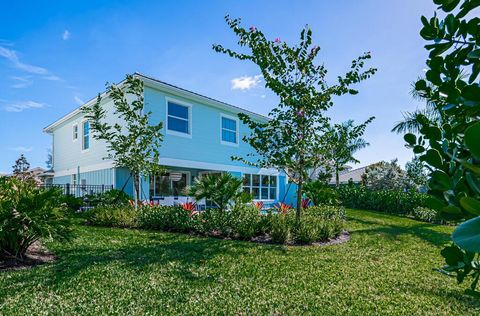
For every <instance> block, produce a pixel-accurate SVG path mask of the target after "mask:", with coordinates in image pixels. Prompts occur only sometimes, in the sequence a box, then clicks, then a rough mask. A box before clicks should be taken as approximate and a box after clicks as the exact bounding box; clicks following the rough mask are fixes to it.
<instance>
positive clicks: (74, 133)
mask: <svg viewBox="0 0 480 316" xmlns="http://www.w3.org/2000/svg"><path fill="white" fill-rule="evenodd" d="M72 138H73V140H77V139H78V124H75V125H73V128H72Z"/></svg>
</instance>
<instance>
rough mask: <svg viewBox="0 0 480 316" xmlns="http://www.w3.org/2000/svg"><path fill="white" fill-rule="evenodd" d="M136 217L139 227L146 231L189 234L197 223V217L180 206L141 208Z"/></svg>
mask: <svg viewBox="0 0 480 316" xmlns="http://www.w3.org/2000/svg"><path fill="white" fill-rule="evenodd" d="M138 215H139V219H138V221H139V226H140V227H142V228H146V229H157V230H164V231H176V232H189V231H191V230H194V229H195V227H196V225H195V224H196V223H197V222H198V219H197V216H198V215H194V214H193V213H192V212H189V211H186V210H184V209H183V208H181V207H180V206H161V205H157V206H143V207H141V208H140V209H139V214H138ZM197 229H198V228H197Z"/></svg>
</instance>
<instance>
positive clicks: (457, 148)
mask: <svg viewBox="0 0 480 316" xmlns="http://www.w3.org/2000/svg"><path fill="white" fill-rule="evenodd" d="M433 2H434V3H435V4H437V5H438V6H439V7H438V11H437V12H436V13H435V15H434V16H433V17H431V18H430V19H427V18H426V17H424V16H422V18H421V21H422V23H423V27H422V29H421V31H420V36H421V37H422V38H423V39H425V40H426V41H428V42H429V43H428V44H427V45H426V46H425V48H426V49H427V50H428V51H429V56H428V60H427V66H428V69H427V72H426V74H425V77H426V78H425V79H420V80H418V81H417V82H416V83H415V88H416V90H417V92H418V93H419V94H420V95H422V96H423V98H425V99H426V100H428V101H430V102H431V103H432V104H434V105H435V107H436V110H437V112H439V113H440V115H441V117H443V118H447V119H446V120H444V121H442V120H439V121H437V120H431V119H429V118H428V117H427V116H425V115H419V116H417V122H418V123H419V125H420V129H419V134H418V135H415V134H412V133H409V134H406V135H405V136H404V138H405V141H406V142H407V143H408V145H409V146H410V147H411V148H412V149H413V151H414V152H415V153H416V154H418V155H419V159H421V160H422V161H424V162H425V163H426V165H427V167H428V168H429V182H428V187H429V191H428V192H429V194H430V195H431V196H432V198H431V199H430V201H429V204H430V206H431V207H432V208H435V209H437V210H439V211H441V213H442V214H443V215H444V216H445V217H447V218H456V219H467V221H465V222H463V223H462V224H460V225H459V226H458V227H457V228H456V229H455V231H454V232H453V234H452V239H453V242H454V244H453V245H451V246H448V247H446V248H445V249H443V250H442V252H441V254H442V256H443V257H444V258H445V261H446V266H445V267H444V268H443V269H441V271H442V272H444V273H446V274H447V275H450V276H455V277H456V278H457V281H458V282H462V281H464V280H465V279H466V278H470V279H471V280H472V283H471V287H470V289H469V290H468V292H469V293H472V294H474V293H477V292H475V288H476V285H477V283H478V280H479V279H480V260H479V253H480V122H479V118H480V86H479V73H480V46H479V45H480V18H479V16H478V12H479V9H480V1H479V0H463V1H460V0H434V1H433Z"/></svg>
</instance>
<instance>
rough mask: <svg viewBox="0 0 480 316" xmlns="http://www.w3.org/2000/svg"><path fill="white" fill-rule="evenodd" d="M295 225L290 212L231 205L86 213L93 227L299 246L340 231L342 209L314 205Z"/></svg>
mask: <svg viewBox="0 0 480 316" xmlns="http://www.w3.org/2000/svg"><path fill="white" fill-rule="evenodd" d="M304 212H305V213H304V216H303V217H302V218H301V221H300V222H297V220H296V218H295V214H294V211H293V210H292V209H284V210H269V211H267V214H266V215H262V214H260V212H259V210H258V208H256V207H255V206H253V205H251V204H241V203H238V204H235V205H233V206H232V207H231V209H230V210H227V211H221V210H220V209H217V208H212V209H207V210H205V211H202V212H197V211H195V210H194V209H186V208H182V207H180V206H142V207H140V208H139V209H138V210H137V211H136V210H135V209H134V208H133V207H132V206H118V205H110V206H102V207H97V208H94V209H92V210H90V211H88V212H87V213H86V214H87V216H88V218H89V221H90V223H92V224H93V225H101V226H109V227H139V228H144V229H155V230H162V231H176V232H194V233H198V234H202V235H207V236H217V237H229V238H234V239H242V240H251V239H252V238H253V237H256V236H269V237H270V238H271V240H272V241H273V242H275V243H281V244H285V243H291V242H297V243H302V244H307V243H312V242H314V241H321V240H326V239H328V238H333V237H335V236H337V235H338V234H340V233H341V232H342V231H343V229H344V222H345V214H344V210H343V208H340V207H335V206H314V207H309V208H307V209H306V210H305V211H304Z"/></svg>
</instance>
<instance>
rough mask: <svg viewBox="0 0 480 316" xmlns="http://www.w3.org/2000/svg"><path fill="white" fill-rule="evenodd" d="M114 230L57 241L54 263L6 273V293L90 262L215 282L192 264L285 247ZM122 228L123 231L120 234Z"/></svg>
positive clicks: (52, 281)
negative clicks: (97, 240) (95, 238)
mask: <svg viewBox="0 0 480 316" xmlns="http://www.w3.org/2000/svg"><path fill="white" fill-rule="evenodd" d="M114 230H115V233H114V234H113V236H111V237H110V238H111V239H113V242H112V241H111V240H110V243H109V240H103V239H105V238H109V237H108V236H102V240H101V242H104V244H100V245H97V246H92V245H91V244H83V243H81V242H80V243H79V244H78V245H74V247H66V248H64V249H62V247H58V249H57V251H56V253H57V255H58V257H59V260H58V261H56V262H55V263H52V264H50V265H47V266H44V267H43V269H41V270H37V269H29V270H25V271H20V272H19V273H18V274H14V275H11V276H10V278H9V283H10V284H11V285H12V286H11V287H10V288H9V289H8V293H9V296H10V295H15V293H18V292H21V291H22V290H24V289H28V288H29V287H30V288H31V287H34V286H36V285H38V284H42V286H49V287H50V286H51V287H53V288H55V287H57V286H61V285H62V284H64V283H65V282H68V281H69V280H71V279H72V278H74V277H75V276H77V275H79V274H80V273H81V272H82V271H84V270H86V269H88V268H89V267H92V266H96V267H97V266H100V267H105V266H108V265H110V264H118V263H119V264H121V265H122V267H121V269H131V271H132V272H131V273H132V275H137V273H138V274H141V273H144V272H145V271H148V270H149V269H155V266H156V267H158V266H162V265H163V266H166V267H167V269H169V268H171V269H172V271H171V272H168V273H173V274H174V275H175V276H176V277H178V278H179V279H181V280H184V281H187V282H215V277H214V276H212V275H210V274H209V275H202V274H197V273H195V269H197V268H201V267H202V266H204V265H206V264H209V263H211V261H212V259H214V258H216V257H217V256H219V255H221V256H223V257H230V258H239V257H240V256H242V255H247V254H248V253H250V252H251V251H257V252H261V253H262V254H268V253H272V252H274V253H276V254H277V255H278V254H285V253H286V250H285V248H284V247H283V246H281V245H259V244H253V243H250V242H242V241H234V240H221V239H216V238H208V237H199V236H192V235H186V234H176V233H159V232H149V231H138V232H140V236H136V237H134V238H133V240H132V236H131V235H130V233H131V232H132V231H131V230H130V231H128V230H123V231H122V230H119V229H118V230H117V229H114ZM117 232H118V233H117ZM122 233H125V234H127V235H125V236H122ZM84 238H85V237H84ZM114 241H116V242H117V243H115V242H114ZM105 242H106V243H105ZM73 243H74V244H75V241H73ZM56 248H57V247H56ZM122 272H124V271H122ZM45 280H47V281H45ZM0 292H2V291H0ZM0 302H1V300H0Z"/></svg>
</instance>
